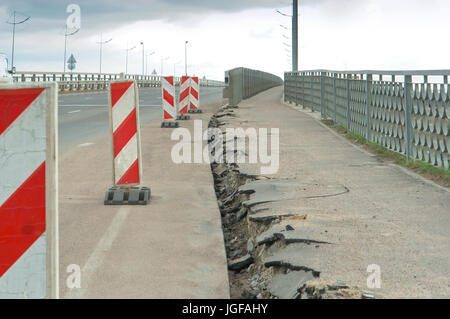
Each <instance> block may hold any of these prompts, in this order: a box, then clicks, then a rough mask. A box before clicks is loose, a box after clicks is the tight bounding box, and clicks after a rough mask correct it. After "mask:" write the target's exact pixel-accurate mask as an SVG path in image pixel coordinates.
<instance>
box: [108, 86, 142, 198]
mask: <svg viewBox="0 0 450 319" xmlns="http://www.w3.org/2000/svg"><path fill="white" fill-rule="evenodd" d="M108 97H109V114H110V116H109V118H110V121H109V122H110V129H111V137H112V143H111V145H112V154H113V184H114V187H112V188H110V189H109V190H108V191H107V192H106V195H105V202H104V203H105V205H121V204H129V205H137V204H142V205H145V204H147V201H148V199H149V198H150V189H149V188H147V187H133V186H136V185H138V184H140V183H141V180H142V153H141V135H140V127H139V96H138V89H137V85H136V82H134V81H118V82H111V84H110V86H109V94H108Z"/></svg>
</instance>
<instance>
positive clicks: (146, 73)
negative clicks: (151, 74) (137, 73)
mask: <svg viewBox="0 0 450 319" xmlns="http://www.w3.org/2000/svg"><path fill="white" fill-rule="evenodd" d="M153 54H155V51H153V52H151V53H146V54H145V75H148V72H147V66H148V57H149V56H150V55H153Z"/></svg>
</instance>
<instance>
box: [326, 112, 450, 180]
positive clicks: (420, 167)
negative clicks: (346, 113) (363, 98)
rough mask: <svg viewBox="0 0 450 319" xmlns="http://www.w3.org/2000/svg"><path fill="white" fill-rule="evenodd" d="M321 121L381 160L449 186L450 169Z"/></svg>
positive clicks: (331, 123)
mask: <svg viewBox="0 0 450 319" xmlns="http://www.w3.org/2000/svg"><path fill="white" fill-rule="evenodd" d="M322 122H323V123H324V124H325V125H327V126H329V127H331V128H333V129H334V130H335V131H337V132H338V133H339V134H341V135H343V136H345V137H346V138H347V139H349V140H350V141H352V142H353V143H355V144H358V145H361V146H363V147H364V148H365V149H366V150H367V151H369V152H370V153H372V154H375V155H377V156H378V157H379V158H380V159H382V160H383V161H386V162H392V163H395V164H397V165H400V166H403V167H406V168H408V169H410V170H412V171H414V172H416V173H418V174H419V175H422V176H423V177H425V178H428V179H430V180H433V181H434V182H436V183H437V184H439V185H442V186H444V187H450V170H448V169H445V168H443V167H436V166H433V165H431V164H429V163H426V162H423V161H419V160H415V159H410V160H409V161H408V160H407V159H406V156H405V155H403V154H400V153H397V152H394V151H391V150H389V149H387V148H385V147H383V146H381V145H379V144H376V143H373V142H369V141H367V139H366V138H365V137H364V136H362V135H360V134H357V133H354V132H350V131H348V130H347V128H346V127H345V126H342V125H334V124H333V121H331V120H323V121H322Z"/></svg>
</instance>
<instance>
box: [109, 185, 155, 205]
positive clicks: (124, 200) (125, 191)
mask: <svg viewBox="0 0 450 319" xmlns="http://www.w3.org/2000/svg"><path fill="white" fill-rule="evenodd" d="M150 194H151V191H150V188H148V187H117V186H114V187H111V188H110V189H109V190H108V191H107V192H106V194H105V201H104V203H105V205H147V204H148V202H149V201H150Z"/></svg>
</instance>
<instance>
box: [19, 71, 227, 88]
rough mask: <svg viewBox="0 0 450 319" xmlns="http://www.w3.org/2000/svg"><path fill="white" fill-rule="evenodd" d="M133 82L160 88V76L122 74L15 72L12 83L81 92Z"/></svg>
mask: <svg viewBox="0 0 450 319" xmlns="http://www.w3.org/2000/svg"><path fill="white" fill-rule="evenodd" d="M122 77H123V78H125V79H130V80H135V81H136V82H137V85H138V86H139V87H160V86H161V76H159V75H138V74H126V75H125V74H123V73H101V74H100V73H72V72H66V73H64V72H25V71H21V72H16V73H15V74H14V76H13V79H14V82H45V81H56V82H58V87H59V90H60V91H71V92H83V91H94V90H105V89H107V87H108V84H109V82H110V81H114V80H119V79H121V78H122ZM179 83H180V77H175V84H176V85H178V84H179ZM200 85H201V86H205V87H222V86H224V85H225V84H224V83H223V82H220V81H215V80H208V79H200Z"/></svg>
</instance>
